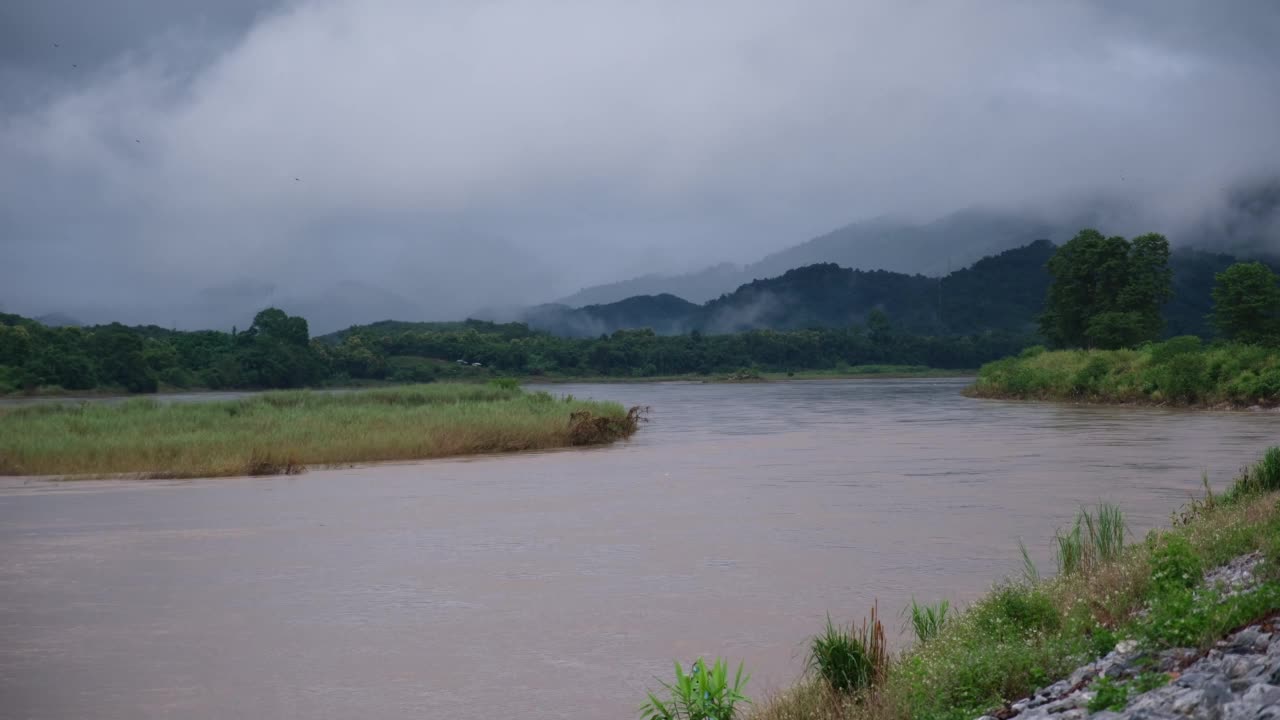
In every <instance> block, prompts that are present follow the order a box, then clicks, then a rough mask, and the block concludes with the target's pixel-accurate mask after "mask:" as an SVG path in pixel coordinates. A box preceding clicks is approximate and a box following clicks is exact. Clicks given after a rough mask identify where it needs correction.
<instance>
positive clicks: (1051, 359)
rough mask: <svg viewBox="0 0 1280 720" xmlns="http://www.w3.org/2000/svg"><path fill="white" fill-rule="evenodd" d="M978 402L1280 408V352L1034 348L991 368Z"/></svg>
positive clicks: (1188, 345)
mask: <svg viewBox="0 0 1280 720" xmlns="http://www.w3.org/2000/svg"><path fill="white" fill-rule="evenodd" d="M966 392H968V394H970V395H974V396H978V397H997V398H1021V399H1044V400H1076V401H1090V402H1119V403H1151V404H1168V405H1214V406H1218V405H1223V406H1252V405H1263V406H1274V405H1280V348H1266V347H1258V346H1254V345H1231V344H1223V345H1212V346H1204V345H1202V343H1201V341H1200V339H1199V338H1195V337H1189V336H1188V337H1177V338H1173V339H1171V340H1167V341H1165V342H1163V343H1154V344H1150V345H1146V346H1144V347H1142V348H1139V349H1137V350H1059V351H1054V352H1048V351H1045V350H1044V348H1030V349H1028V350H1026V351H1023V353H1022V354H1021V355H1018V356H1017V357H1010V358H1005V359H1003V360H998V361H996V362H993V363H988V364H987V365H984V366H983V367H982V369H981V370H979V371H978V378H977V380H976V381H975V382H974V384H973V385H971V386H970V387H969V388H968V390H967V391H966Z"/></svg>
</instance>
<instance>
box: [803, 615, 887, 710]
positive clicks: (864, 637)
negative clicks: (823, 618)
mask: <svg viewBox="0 0 1280 720" xmlns="http://www.w3.org/2000/svg"><path fill="white" fill-rule="evenodd" d="M877 612H878V609H877V607H876V606H873V607H872V608H871V617H870V620H869V621H868V620H866V619H864V620H863V621H862V627H861V628H855V627H854V626H853V625H850V626H849V627H848V628H843V627H840V626H838V625H836V624H835V623H833V622H832V621H831V616H830V615H828V616H827V627H826V630H825V631H824V632H823V633H822V634H821V635H817V636H815V637H814V638H813V641H812V643H811V644H810V647H809V670H810V672H813V673H816V674H817V675H818V676H819V677H821V678H822V679H823V680H825V681H826V683H827V684H828V685H830V686H831V688H832V689H833V690H835V691H837V692H840V693H851V692H855V691H858V690H863V689H865V688H868V687H871V686H872V685H874V684H875V683H876V682H877V681H878V680H879V679H880V678H881V677H883V675H884V673H885V671H886V670H887V669H888V666H889V650H888V644H887V643H886V642H885V636H884V625H883V624H881V622H880V620H879V618H878V617H877Z"/></svg>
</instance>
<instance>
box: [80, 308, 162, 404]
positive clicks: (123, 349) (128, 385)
mask: <svg viewBox="0 0 1280 720" xmlns="http://www.w3.org/2000/svg"><path fill="white" fill-rule="evenodd" d="M90 345H91V347H92V348H93V355H94V358H95V359H96V360H97V361H98V379H99V380H100V381H102V382H106V383H109V384H114V385H120V386H123V387H124V388H125V389H126V390H128V391H129V392H135V393H137V392H155V391H156V387H157V385H158V383H157V381H156V375H155V373H154V372H153V371H152V370H151V366H150V365H149V364H148V363H147V359H146V356H145V355H144V354H143V348H144V345H143V342H142V336H141V335H139V334H137V333H135V332H133V331H132V330H130V329H129V328H127V327H125V326H124V325H121V324H120V323H111V324H110V325H107V326H105V327H100V328H97V329H96V330H94V332H93V336H92V338H91V339H90Z"/></svg>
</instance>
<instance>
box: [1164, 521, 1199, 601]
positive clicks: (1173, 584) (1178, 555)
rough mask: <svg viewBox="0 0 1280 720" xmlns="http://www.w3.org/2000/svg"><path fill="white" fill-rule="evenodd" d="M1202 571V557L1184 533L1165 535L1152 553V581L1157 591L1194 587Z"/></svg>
mask: <svg viewBox="0 0 1280 720" xmlns="http://www.w3.org/2000/svg"><path fill="white" fill-rule="evenodd" d="M1202 573H1203V568H1202V567H1201V563H1200V558H1198V557H1196V554H1195V552H1194V551H1192V549H1191V543H1189V542H1187V539H1186V537H1184V536H1182V535H1173V534H1170V535H1167V536H1165V537H1164V538H1163V539H1162V540H1161V541H1160V542H1159V544H1158V545H1157V547H1156V549H1155V550H1154V551H1153V552H1152V553H1151V583H1152V585H1154V586H1155V588H1156V591H1157V592H1167V591H1170V590H1179V589H1181V590H1186V589H1190V588H1193V587H1195V586H1196V585H1197V584H1199V582H1200V577H1201V574H1202Z"/></svg>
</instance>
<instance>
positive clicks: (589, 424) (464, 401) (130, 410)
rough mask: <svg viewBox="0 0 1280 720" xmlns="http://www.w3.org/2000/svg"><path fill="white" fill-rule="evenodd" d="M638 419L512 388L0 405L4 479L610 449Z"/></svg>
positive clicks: (182, 473)
mask: <svg viewBox="0 0 1280 720" xmlns="http://www.w3.org/2000/svg"><path fill="white" fill-rule="evenodd" d="M638 422H639V417H638V411H636V412H632V413H628V412H627V411H626V410H624V409H623V407H622V406H621V405H618V404H616V403H599V402H584V401H577V400H571V401H564V400H557V399H555V398H553V397H552V396H550V395H548V394H546V393H526V392H524V391H523V390H521V389H519V388H516V387H506V386H484V385H468V384H457V385H448V384H433V385H423V386H406V387H398V388H389V389H379V390H368V391H362V392H349V393H323V392H312V391H305V390H304V391H291V392H272V393H264V394H262V395H256V396H253V397H249V398H245V399H241V400H233V401H225V402H207V403H169V404H165V403H159V402H156V401H155V400H150V399H134V400H129V401H126V402H123V403H119V404H114V405H113V404H106V403H82V404H79V405H75V404H50V405H36V406H28V407H20V408H8V409H0V474H6V475H99V476H101V475H113V474H139V475H144V476H150V477H212V476H225V475H252V474H276V473H288V472H296V471H298V470H300V469H301V468H303V467H305V466H310V465H335V464H343V463H353V462H371V461H384V460H411V459H421V458H432V457H442V456H449V455H465V454H472V453H491V452H509V451H516V450H538V449H546V448H555V447H567V446H570V445H580V444H594V443H606V442H611V441H613V440H617V439H619V438H622V437H626V436H628V435H630V434H631V433H633V432H634V431H635V429H636V426H637V423H638Z"/></svg>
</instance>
